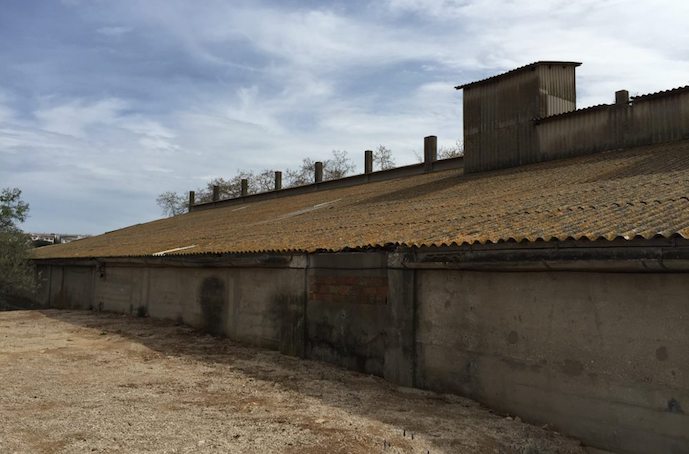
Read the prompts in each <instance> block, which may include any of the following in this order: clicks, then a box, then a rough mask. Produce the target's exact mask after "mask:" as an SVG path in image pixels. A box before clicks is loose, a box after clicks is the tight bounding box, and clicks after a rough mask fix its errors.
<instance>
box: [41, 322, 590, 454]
mask: <svg viewBox="0 0 689 454" xmlns="http://www.w3.org/2000/svg"><path fill="white" fill-rule="evenodd" d="M40 312H41V313H42V314H44V315H45V316H47V317H49V318H52V319H55V320H59V321H61V322H65V323H69V324H71V325H74V326H77V327H80V328H87V329H90V330H93V333H92V335H94V336H99V335H116V336H121V337H123V338H125V339H127V340H129V341H131V342H135V343H138V344H141V345H144V346H145V347H147V348H149V349H151V350H153V351H155V352H158V353H159V354H160V355H163V356H172V357H182V358H185V359H186V360H192V361H198V362H200V363H203V364H204V365H210V366H213V365H225V366H230V367H231V369H232V372H236V373H240V374H242V375H243V376H245V377H248V379H249V380H254V381H256V382H261V383H263V384H265V383H268V384H270V385H271V386H273V387H275V388H277V389H281V390H286V391H291V392H296V393H299V394H300V395H301V396H305V397H309V398H313V399H318V400H319V401H320V402H322V403H323V404H325V405H327V406H330V407H335V408H340V409H343V410H345V411H347V412H349V413H354V414H357V415H359V416H363V417H366V418H369V419H374V420H377V421H380V422H382V423H385V424H388V425H391V426H393V427H397V428H398V431H399V435H403V436H405V437H410V436H411V435H410V434H411V433H417V434H424V437H427V438H426V439H428V440H429V444H428V450H430V452H438V450H442V451H447V452H519V453H522V452H524V453H525V452H528V453H531V454H536V453H546V452H561V453H575V452H586V451H585V450H583V448H581V447H580V445H579V443H578V442H577V441H575V440H572V439H568V438H566V437H563V436H562V435H560V434H558V433H556V432H552V431H550V430H545V429H543V428H540V427H536V426H532V425H529V424H525V423H522V422H520V421H518V420H514V419H512V418H509V419H508V418H506V417H504V416H498V415H496V414H494V413H492V412H491V411H490V410H488V409H486V408H485V407H482V406H481V405H480V404H478V403H476V402H474V401H472V400H469V399H464V398H461V397H458V396H454V395H442V394H437V393H433V392H428V391H422V390H416V389H410V388H401V387H397V386H395V385H393V384H391V383H389V382H387V381H385V380H383V379H382V378H379V377H374V376H368V375H365V374H361V373H358V372H352V371H348V370H345V369H342V368H339V367H337V366H333V365H329V364H323V363H320V362H316V361H310V360H304V359H299V358H296V357H290V356H285V355H282V354H280V353H278V352H274V351H269V350H263V349H258V348H253V347H246V346H242V345H239V344H237V343H235V342H232V341H230V340H228V339H225V338H219V337H213V336H210V335H208V334H204V333H201V332H199V331H197V330H195V329H193V328H190V327H188V326H185V325H180V324H176V323H175V322H172V321H163V320H156V319H151V318H139V317H132V316H129V315H119V314H112V313H95V312H90V311H71V310H70V311H67V310H62V311H61V310H41V311H40ZM223 370H224V371H225V372H226V369H220V372H219V373H222V371H223ZM381 443H383V440H381ZM477 443H478V445H477ZM420 448H421V447H420ZM423 449H424V450H423V451H422V452H426V448H425V447H423ZM415 452H416V451H415Z"/></svg>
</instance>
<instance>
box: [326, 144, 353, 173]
mask: <svg viewBox="0 0 689 454" xmlns="http://www.w3.org/2000/svg"><path fill="white" fill-rule="evenodd" d="M332 154H333V157H332V158H330V159H326V160H325V161H324V162H323V179H324V180H337V179H338V178H342V177H346V176H347V175H349V174H350V173H352V172H353V171H354V168H355V167H356V166H355V165H354V162H352V160H351V158H350V157H349V153H347V152H346V151H344V150H333V152H332Z"/></svg>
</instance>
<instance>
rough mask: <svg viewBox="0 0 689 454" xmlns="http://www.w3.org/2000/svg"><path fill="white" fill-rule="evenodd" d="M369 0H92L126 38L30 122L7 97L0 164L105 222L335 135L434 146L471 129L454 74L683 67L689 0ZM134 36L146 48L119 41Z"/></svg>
mask: <svg viewBox="0 0 689 454" xmlns="http://www.w3.org/2000/svg"><path fill="white" fill-rule="evenodd" d="M77 7H78V8H79V11H80V12H81V11H83V10H89V7H90V6H89V4H88V2H85V3H79V4H78V5H77ZM360 9H361V10H362V11H355V12H346V10H345V9H334V8H329V7H327V6H321V7H318V8H307V7H305V6H304V7H300V8H298V7H291V8H290V9H287V7H286V6H284V5H282V4H275V5H269V4H265V3H261V4H258V5H257V4H256V3H255V2H221V1H212V0H210V1H209V2H204V4H203V6H199V5H198V4H197V3H193V2H182V1H175V0H165V1H155V0H151V1H149V2H145V3H140V4H137V7H136V8H132V4H130V3H128V2H126V1H123V2H115V3H111V4H108V5H107V6H104V4H101V5H100V6H99V7H98V8H95V7H94V8H93V9H91V10H90V11H91V12H90V13H89V14H90V15H84V16H83V17H88V18H89V19H88V20H86V19H85V20H86V23H85V24H81V26H84V27H87V30H89V31H91V30H97V32H98V33H100V34H102V35H105V36H108V37H117V36H124V35H128V36H127V38H128V39H127V40H124V39H123V40H117V39H102V40H100V42H101V43H107V44H99V47H96V48H93V47H85V48H84V50H83V51H84V55H85V56H89V57H92V56H93V55H107V56H108V59H106V60H104V61H105V62H106V64H107V66H108V67H107V72H105V71H104V72H98V73H97V75H98V76H100V78H99V77H88V76H89V75H90V74H88V71H89V70H90V69H91V68H90V67H89V65H83V64H82V65H80V64H79V63H81V62H80V61H73V62H72V63H73V65H74V66H75V67H78V68H79V71H83V72H85V73H86V74H84V79H85V80H86V81H87V83H88V84H92V85H90V86H89V87H88V88H90V89H91V92H90V94H89V95H88V96H86V95H83V96H82V95H80V94H79V93H74V92H69V93H66V92H65V93H62V92H60V90H59V88H60V84H59V83H54V84H51V85H50V87H51V89H50V90H47V91H40V90H39V89H36V91H35V92H36V93H38V95H37V96H36V98H35V99H30V100H28V101H27V102H26V105H25V106H24V111H29V112H33V116H28V115H27V116H26V117H24V118H23V120H22V121H19V118H20V116H19V114H18V111H17V109H15V108H14V106H13V104H10V103H9V101H7V99H3V98H0V122H4V123H3V125H2V127H0V179H2V180H3V182H4V181H8V182H12V184H16V185H21V186H22V187H26V188H28V190H29V193H30V194H33V196H35V197H37V198H39V199H41V198H43V199H45V200H46V201H48V200H49V201H52V203H53V204H56V206H61V204H62V205H65V204H69V203H71V201H74V200H78V201H80V202H81V203H87V201H88V200H89V197H93V198H94V199H99V200H100V201H102V202H103V203H102V205H104V206H106V208H98V207H96V208H94V209H96V210H97V211H96V212H95V213H90V212H85V213H86V214H85V215H84V216H87V217H88V220H86V219H77V218H75V216H78V215H79V214H78V212H77V211H74V212H73V213H76V214H71V215H70V216H65V215H62V214H60V212H59V211H57V210H56V211H55V213H53V212H52V211H50V212H49V213H50V214H51V215H53V217H52V218H49V217H47V214H46V215H44V214H38V213H36V212H34V217H35V220H36V223H35V224H32V225H35V226H37V227H36V228H40V229H42V230H44V229H50V228H48V227H46V223H49V222H50V223H53V225H55V226H57V227H59V226H60V225H63V226H79V225H85V226H86V225H88V226H90V227H89V230H85V231H88V232H97V231H99V230H108V229H110V228H113V227H115V226H121V225H126V224H123V222H125V220H126V221H127V222H129V221H131V222H142V221H145V220H148V219H151V218H153V217H156V216H157V214H158V211H157V208H156V207H155V204H154V199H155V194H157V193H160V192H162V191H165V190H177V191H186V190H188V189H191V188H194V187H196V186H199V185H201V184H202V183H203V181H204V179H206V177H207V176H209V175H218V176H230V175H232V174H233V173H234V172H235V171H236V170H238V169H249V168H254V169H260V168H272V169H275V170H277V169H284V168H286V167H288V166H293V165H296V164H297V163H298V162H299V161H300V159H301V158H302V157H305V156H311V157H314V158H325V157H327V154H328V153H329V152H330V151H331V150H333V149H345V150H348V151H349V152H350V153H351V155H352V156H353V158H354V159H355V160H356V161H357V162H360V161H361V157H362V156H361V155H362V153H363V150H364V149H367V148H373V147H375V146H377V145H378V144H385V145H387V146H389V147H391V148H392V149H393V152H394V154H395V157H396V159H397V162H398V163H409V162H413V161H414V159H415V157H414V151H419V150H421V148H422V143H423V137H424V136H425V135H429V134H436V135H438V136H439V141H440V144H441V145H443V144H446V145H449V144H452V143H453V142H454V141H455V139H457V138H458V137H460V135H461V122H462V118H461V94H460V93H458V92H456V91H455V90H453V88H452V87H453V86H454V85H456V84H457V83H460V82H468V81H471V80H474V79H478V78H483V77H486V76H489V75H492V74H495V73H498V72H502V71H504V70H509V69H511V68H513V67H515V66H519V65H523V64H526V63H530V62H532V61H536V60H542V59H553V60H557V59H564V60H577V61H582V62H584V65H583V66H582V67H581V68H579V69H578V72H579V74H580V78H579V80H578V84H577V87H578V89H579V105H580V106H585V105H588V104H593V103H600V102H610V101H612V96H613V92H614V91H615V90H617V89H620V88H627V89H629V90H630V91H631V92H642V93H643V92H649V91H656V90H660V89H664V88H671V87H673V86H677V85H683V84H685V83H686V82H687V76H686V75H687V74H689V59H688V58H687V55H689V28H687V27H685V26H684V23H683V22H684V21H685V18H686V17H689V3H683V2H669V1H663V2H660V3H652V4H651V3H642V2H627V1H592V0H587V1H584V2H571V1H557V2H551V1H548V2H546V1H534V2H514V1H507V0H504V1H501V0H487V1H481V2H478V1H452V0H427V1H425V2H417V1H411V0H389V1H388V2H386V3H382V2H381V3H376V4H371V5H369V6H366V7H362V8H360ZM364 11H365V12H364ZM80 17H81V16H80ZM113 23H115V24H127V25H126V26H124V25H112V24H113ZM134 30H136V33H131V32H132V31H134ZM135 38H139V39H142V41H140V42H138V43H135V44H136V47H131V45H130V47H127V46H125V45H124V43H125V42H128V41H130V40H133V39H135ZM57 39H59V36H58V38H57ZM140 48H141V49H140ZM142 49H144V50H146V52H147V53H142V52H143V50H142ZM72 51H73V49H72V48H68V50H67V51H66V54H65V55H71V54H70V52H72ZM89 52H90V53H89ZM71 57H72V58H75V57H74V55H71ZM79 58H81V57H80V56H79V54H77V59H79ZM84 58H86V57H84ZM36 61H37V62H38V63H41V61H42V60H41V59H40V58H39V59H37V60H36ZM66 61H67V60H66ZM89 61H90V60H89ZM10 63H11V62H10ZM38 63H36V62H29V63H25V62H24V61H23V60H22V61H21V64H17V65H15V66H14V67H15V68H36V67H38V68H40V71H36V72H37V73H40V77H37V79H36V80H44V79H46V80H50V81H51V82H52V79H50V78H54V79H55V80H56V81H57V82H60V81H61V80H62V79H60V78H66V77H68V75H69V74H72V73H69V72H68V71H67V70H66V69H65V67H64V66H58V69H59V71H54V72H51V71H50V67H48V66H46V65H42V64H41V65H38ZM68 64H69V62H67V63H65V66H66V65H68ZM36 65H38V66H36ZM95 69H98V68H94V70H95ZM65 80H67V79H65ZM54 87H57V88H54ZM94 87H95V88H94ZM160 88H165V90H160ZM94 93H95V94H94ZM161 93H164V94H161ZM14 101H16V100H15V99H14V98H13V102H14ZM27 106H29V107H27ZM36 163H38V164H36ZM41 163H45V165H43V164H41ZM10 168H11V170H3V169H10ZM7 184H9V183H7ZM106 201H107V202H106ZM117 216H119V217H117ZM92 217H96V218H99V219H100V220H99V219H92ZM61 222H62V223H63V224H60V223H61ZM81 222H83V223H84V224H80V223H81ZM57 227H56V228H57ZM65 228H67V227H65ZM68 229H69V230H79V229H78V228H75V227H69V228H68ZM84 229H86V227H84Z"/></svg>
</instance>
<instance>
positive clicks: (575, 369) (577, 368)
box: [562, 359, 584, 377]
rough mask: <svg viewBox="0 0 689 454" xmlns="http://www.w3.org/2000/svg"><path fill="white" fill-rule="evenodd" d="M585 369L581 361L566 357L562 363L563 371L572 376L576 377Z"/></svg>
mask: <svg viewBox="0 0 689 454" xmlns="http://www.w3.org/2000/svg"><path fill="white" fill-rule="evenodd" d="M583 371H584V365H583V364H581V363H580V362H579V361H575V360H571V359H566V360H565V362H564V364H563V365H562V372H564V373H565V374H567V375H569V376H570V377H576V376H578V375H581V373H582V372H583Z"/></svg>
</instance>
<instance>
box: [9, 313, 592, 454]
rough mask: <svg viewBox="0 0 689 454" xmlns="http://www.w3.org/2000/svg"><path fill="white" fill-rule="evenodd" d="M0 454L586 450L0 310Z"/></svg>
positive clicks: (388, 397)
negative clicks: (69, 453) (386, 445)
mask: <svg viewBox="0 0 689 454" xmlns="http://www.w3.org/2000/svg"><path fill="white" fill-rule="evenodd" d="M404 430H406V431H407V433H406V436H404V433H403V431H404ZM411 432H413V433H414V439H413V440H412V439H411V436H410V433H411ZM386 443H389V444H390V445H391V446H390V447H385V446H384V445H385V444H386ZM0 452H2V453H9V452H32V453H33V452H45V453H53V452H78V453H82V452H168V453H172V452H178V453H182V452H185V453H186V452H188V453H191V452H194V453H196V452H237V453H255V452H287V453H321V452H323V453H331V452H333V453H337V452H341V453H345V452H346V453H379V452H380V453H398V452H405V453H406V452H413V453H426V452H431V453H440V452H452V453H464V452H466V453H508V452H517V453H529V454H535V453H551V452H561V453H575V452H585V451H584V450H583V448H581V447H580V446H579V443H578V442H577V441H575V440H572V439H568V438H565V437H563V436H561V435H559V434H556V433H554V432H551V431H547V430H543V429H541V428H539V427H534V426H530V425H527V424H524V423H522V422H519V421H518V420H512V419H508V418H505V417H502V416H498V415H495V414H492V413H491V412H489V411H488V410H486V409H485V408H483V407H481V406H479V405H478V404H476V403H474V402H472V401H470V400H466V399H462V398H459V397H455V396H447V395H438V394H433V393H428V392H423V391H416V390H411V389H406V388H398V387H396V386H394V385H391V384H389V383H387V382H385V381H383V380H382V379H379V378H376V377H370V376H367V375H362V374H358V373H353V372H350V371H346V370H342V369H339V368H337V367H333V366H330V365H326V364H321V363H317V362H313V361H304V360H299V359H297V358H291V357H286V356H283V355H280V354H278V353H275V352H271V351H266V350H260V349H254V348H247V347H243V346H239V345H236V344H233V343H231V342H229V341H227V340H222V339H216V338H212V337H210V336H205V335H203V334H199V333H198V332H196V331H194V330H192V329H190V328H187V327H183V326H175V325H174V324H172V323H168V322H162V321H155V320H151V319H141V318H134V317H129V316H120V315H113V314H98V313H91V312H81V311H80V312H75V311H18V312H0Z"/></svg>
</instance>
